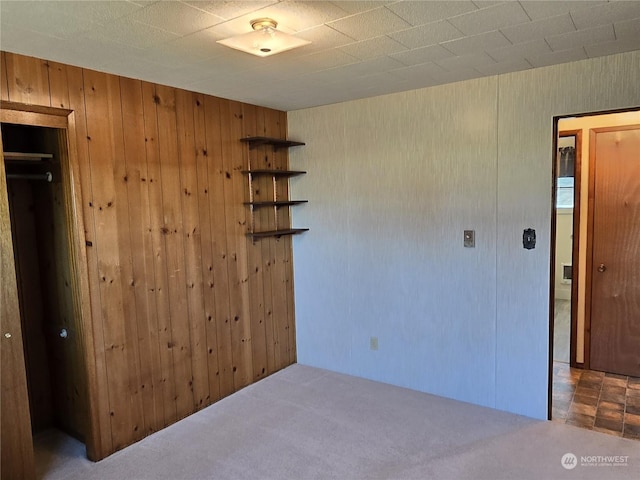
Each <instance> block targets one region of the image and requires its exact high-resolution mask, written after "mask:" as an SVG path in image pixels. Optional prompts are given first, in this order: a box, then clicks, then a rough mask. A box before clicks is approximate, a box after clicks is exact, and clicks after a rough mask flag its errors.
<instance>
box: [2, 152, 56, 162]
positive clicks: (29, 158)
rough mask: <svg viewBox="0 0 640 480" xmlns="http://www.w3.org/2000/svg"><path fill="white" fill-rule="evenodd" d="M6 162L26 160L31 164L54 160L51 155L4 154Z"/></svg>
mask: <svg viewBox="0 0 640 480" xmlns="http://www.w3.org/2000/svg"><path fill="white" fill-rule="evenodd" d="M2 155H3V156H4V159H5V160H25V161H29V162H33V161H38V162H39V161H40V160H50V159H52V158H53V154H51V153H24V152H3V153H2Z"/></svg>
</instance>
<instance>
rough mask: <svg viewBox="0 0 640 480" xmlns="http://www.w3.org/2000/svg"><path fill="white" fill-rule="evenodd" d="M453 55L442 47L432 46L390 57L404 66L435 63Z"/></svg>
mask: <svg viewBox="0 0 640 480" xmlns="http://www.w3.org/2000/svg"><path fill="white" fill-rule="evenodd" d="M452 56H453V54H452V53H451V52H449V51H448V50H447V49H445V48H442V47H441V46H440V45H431V46H429V47H422V48H414V49H413V50H409V51H406V52H401V53H394V54H393V55H390V57H392V58H394V59H396V60H398V61H399V62H401V63H403V64H404V65H407V66H409V65H419V64H421V63H427V62H433V61H435V60H441V59H443V58H447V57H452Z"/></svg>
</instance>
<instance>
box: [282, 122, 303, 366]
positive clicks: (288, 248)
mask: <svg viewBox="0 0 640 480" xmlns="http://www.w3.org/2000/svg"><path fill="white" fill-rule="evenodd" d="M278 117H279V118H278V123H279V126H280V138H289V134H288V129H287V113H286V112H278ZM283 153H284V158H283V163H282V165H283V168H284V169H286V170H288V169H289V150H286V152H283ZM283 181H285V183H283V185H282V188H284V189H285V192H286V196H287V198H290V191H289V181H290V179H288V178H286V179H285V178H283ZM293 200H298V199H293ZM288 222H289V225H291V224H292V222H293V220H292V219H291V218H288ZM283 255H284V256H283V259H282V260H283V262H284V291H285V294H286V301H287V332H288V339H289V343H288V352H289V361H288V365H291V364H293V363H295V362H296V359H297V352H296V322H295V294H294V285H293V238H292V237H290V236H289V237H286V238H284V252H283Z"/></svg>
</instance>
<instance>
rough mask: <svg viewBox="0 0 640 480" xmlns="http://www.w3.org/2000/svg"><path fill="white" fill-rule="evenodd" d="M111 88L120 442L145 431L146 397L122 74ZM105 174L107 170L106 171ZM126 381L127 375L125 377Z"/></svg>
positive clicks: (110, 81) (111, 82)
mask: <svg viewBox="0 0 640 480" xmlns="http://www.w3.org/2000/svg"><path fill="white" fill-rule="evenodd" d="M107 80H108V89H109V90H108V91H109V93H110V95H109V97H108V99H109V104H108V108H109V116H110V123H111V128H112V132H111V148H112V150H111V155H112V160H111V161H112V162H113V163H112V172H111V175H112V179H110V180H111V181H112V185H113V189H114V190H113V194H112V198H113V200H112V202H113V204H112V205H111V207H109V202H107V208H114V207H115V215H116V222H117V226H118V229H117V237H116V239H117V244H116V247H117V258H118V262H119V263H118V278H117V279H116V281H117V282H119V283H120V291H119V293H120V294H121V296H122V314H123V315H124V317H123V318H122V319H121V320H120V322H121V325H119V327H118V328H119V334H121V333H123V334H124V336H123V338H122V340H123V345H124V354H125V357H124V358H125V360H126V364H127V366H128V374H127V375H126V389H127V393H128V399H127V400H128V403H129V409H130V414H129V415H130V423H129V424H128V425H123V426H122V428H123V429H126V431H123V432H122V434H120V433H119V432H118V434H117V435H118V436H120V435H122V441H121V445H122V446H124V445H125V444H128V443H132V441H133V440H136V439H139V438H141V435H143V434H144V431H145V426H144V421H143V399H142V393H141V388H140V385H141V381H140V355H139V342H138V328H137V327H138V325H137V322H138V318H137V309H136V297H135V276H134V273H133V258H132V257H133V253H134V252H133V251H132V249H131V233H130V230H131V227H130V223H129V218H130V210H131V209H135V208H138V205H132V203H131V201H130V198H129V192H128V183H129V182H128V172H127V164H126V156H125V144H124V134H125V130H126V129H127V128H128V125H125V124H124V123H123V112H122V96H123V92H122V89H121V83H120V78H119V77H116V76H113V75H109V76H108V77H107ZM104 174H105V175H106V174H107V172H106V171H105V172H104ZM122 380H123V381H124V380H125V379H122Z"/></svg>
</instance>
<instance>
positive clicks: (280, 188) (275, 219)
mask: <svg viewBox="0 0 640 480" xmlns="http://www.w3.org/2000/svg"><path fill="white" fill-rule="evenodd" d="M240 141H241V142H243V143H246V144H247V145H248V146H249V150H250V151H251V150H254V149H256V148H259V147H265V146H272V147H273V151H274V152H277V151H278V150H279V149H283V148H290V147H298V146H301V145H304V143H303V142H295V141H292V140H282V139H279V138H270V137H246V138H241V139H240ZM265 154H266V152H265ZM258 155H260V154H258ZM250 158H251V155H250ZM287 163H288V162H287ZM281 165H282V163H281ZM242 173H243V174H245V175H247V176H248V179H249V201H248V202H245V203H244V204H245V205H247V206H248V207H250V208H251V226H250V231H249V232H248V233H247V236H249V237H251V238H253V240H254V241H255V240H256V239H259V238H266V237H275V238H280V237H282V236H284V235H298V234H300V233H303V232H306V231H308V230H309V229H308V228H291V219H290V211H287V212H284V213H282V212H281V213H279V212H278V210H280V209H281V208H283V207H287V208H288V207H292V206H295V205H300V204H302V203H307V200H290V199H289V198H288V192H289V187H288V179H289V178H290V177H295V176H297V175H304V174H305V173H307V172H303V171H300V170H286V169H284V170H278V169H272V168H267V169H265V168H252V166H251V160H249V169H248V170H243V171H242ZM265 177H268V178H270V179H271V182H270V185H269V187H267V185H268V180H266V179H265ZM254 182H257V183H254ZM285 182H286V183H285ZM258 185H261V186H262V188H260V187H259V186H258ZM258 191H261V195H265V194H266V192H268V191H270V192H271V193H270V194H268V195H267V198H266V199H263V198H264V197H262V198H260V199H258V200H256V199H255V198H254V195H257V194H258ZM265 207H271V208H272V209H273V210H272V212H271V213H269V212H268V210H267V211H266V212H264V213H262V214H260V215H258V213H257V212H256V210H258V209H263V210H266V208H265ZM256 221H257V223H258V225H259V227H258V228H260V227H261V228H262V230H256Z"/></svg>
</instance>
